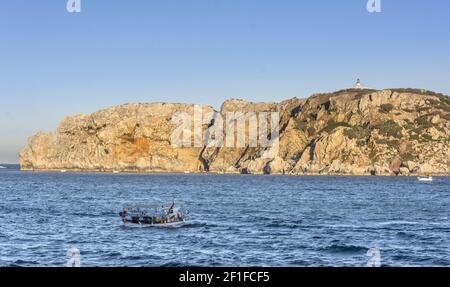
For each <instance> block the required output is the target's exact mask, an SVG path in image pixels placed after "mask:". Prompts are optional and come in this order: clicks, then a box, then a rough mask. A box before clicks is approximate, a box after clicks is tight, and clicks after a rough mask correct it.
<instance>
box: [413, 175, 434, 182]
mask: <svg viewBox="0 0 450 287" xmlns="http://www.w3.org/2000/svg"><path fill="white" fill-rule="evenodd" d="M417 179H418V180H419V181H433V177H432V176H418V177H417Z"/></svg>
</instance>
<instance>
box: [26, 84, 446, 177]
mask: <svg viewBox="0 0 450 287" xmlns="http://www.w3.org/2000/svg"><path fill="white" fill-rule="evenodd" d="M201 108H202V109H203V110H204V111H205V112H214V109H213V108H212V107H209V106H201ZM193 109H194V105H189V104H168V103H152V104H126V105H121V106H116V107H112V108H108V109H104V110H101V111H98V112H95V113H93V114H91V115H75V116H70V117H66V118H65V119H64V120H63V121H62V123H61V124H60V126H59V128H58V130H57V131H56V132H55V133H38V134H37V135H35V136H32V137H31V138H30V139H29V141H28V147H27V148H26V149H25V150H23V151H21V153H20V166H21V169H22V170H29V171H30V170H34V171H40V170H61V169H64V170H73V171H122V172H191V173H200V172H211V173H246V174H288V175H419V174H429V175H450V97H449V96H446V95H442V94H438V93H434V92H430V91H426V90H417V89H390V90H381V91H380V90H372V89H364V88H355V89H347V90H341V91H337V92H334V93H323V94H315V95H312V96H311V97H310V98H308V99H297V98H294V99H290V100H286V101H283V102H280V103H252V102H246V101H242V100H235V99H232V100H228V101H225V102H224V103H223V104H222V107H221V109H220V111H218V113H220V114H225V113H226V112H229V111H239V112H243V111H244V112H245V111H252V112H264V111H266V112H269V111H277V112H279V115H280V117H279V151H278V154H277V156H275V157H274V158H265V157H262V156H261V155H262V152H263V148H257V147H256V148H255V147H250V146H246V147H236V148H230V147H218V148H211V147H181V148H180V147H174V146H173V145H171V142H170V136H171V134H172V132H173V130H174V129H175V128H176V126H175V125H174V123H173V122H172V121H171V117H172V115H173V114H174V113H176V112H187V113H192V112H193ZM214 124H217V123H214V121H212V122H210V123H207V124H204V125H203V126H202V129H203V130H206V129H208V128H210V127H211V126H214Z"/></svg>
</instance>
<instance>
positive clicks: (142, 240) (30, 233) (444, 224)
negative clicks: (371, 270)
mask: <svg viewBox="0 0 450 287" xmlns="http://www.w3.org/2000/svg"><path fill="white" fill-rule="evenodd" d="M3 166H4V167H6V168H3V169H0V266H68V265H70V266H73V265H74V264H78V265H80V266H228V267H229V266H242V267H245V266H263V267H265V266H368V265H370V266H450V218H449V217H450V177H435V178H434V180H433V181H432V182H419V181H418V180H417V178H415V177H346V176H340V177H333V176H262V175H261V176H260V175H213V174H125V173H120V174H109V173H71V172H70V171H68V172H66V173H61V172H21V171H19V167H18V166H17V165H3ZM173 201H174V202H175V204H176V206H178V207H180V208H183V209H184V210H186V211H188V216H187V222H186V224H184V225H183V226H181V227H176V228H175V227H166V228H165V227H148V226H141V225H130V224H123V223H122V222H121V220H120V218H119V216H118V213H119V211H120V210H121V209H122V207H123V206H124V205H129V204H158V205H170V204H171V203H172V202H173ZM74 250H75V252H74ZM74 256H75V257H76V258H75V259H74Z"/></svg>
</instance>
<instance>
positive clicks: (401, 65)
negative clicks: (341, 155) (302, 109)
mask: <svg viewBox="0 0 450 287" xmlns="http://www.w3.org/2000/svg"><path fill="white" fill-rule="evenodd" d="M381 1H382V12H381V13H375V14H370V13H368V12H367V10H366V3H367V0H344V1H336V0H310V1H302V0H132V1H130V0H81V4H82V12H81V13H74V14H69V13H68V12H67V10H66V2H67V0H34V1H30V0H2V1H0V121H1V122H0V162H17V161H18V158H17V153H18V151H19V150H20V149H21V148H23V147H25V146H26V140H27V138H28V136H30V135H32V134H34V133H36V132H37V131H54V130H55V129H56V127H57V125H58V123H59V122H60V121H61V119H62V118H63V117H64V116H65V115H71V114H77V113H91V112H94V111H96V110H98V109H100V108H104V107H108V106H112V105H117V104H123V103H129V102H155V101H164V102H166V101H167V102H186V103H202V104H209V105H212V106H214V107H216V108H218V107H220V104H221V103H222V102H223V101H224V100H225V99H227V98H242V99H246V100H251V101H279V100H283V99H287V98H292V97H307V96H309V95H310V94H312V93H314V92H323V91H333V90H338V89H341V88H345V87H348V86H351V85H353V84H354V81H355V79H356V78H357V77H360V78H361V79H362V80H363V84H365V85H367V86H370V87H374V88H389V87H417V88H425V89H430V90H434V91H437V92H442V93H446V94H450V36H449V35H450V1H448V0H426V1H425V0H381Z"/></svg>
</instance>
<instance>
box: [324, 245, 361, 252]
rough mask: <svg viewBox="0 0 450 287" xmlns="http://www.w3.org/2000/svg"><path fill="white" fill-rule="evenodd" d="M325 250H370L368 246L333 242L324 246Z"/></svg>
mask: <svg viewBox="0 0 450 287" xmlns="http://www.w3.org/2000/svg"><path fill="white" fill-rule="evenodd" d="M323 250H324V251H327V252H331V253H363V252H366V251H367V250H368V248H367V247H364V246H357V245H346V244H332V245H330V246H327V247H325V248H323Z"/></svg>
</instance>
